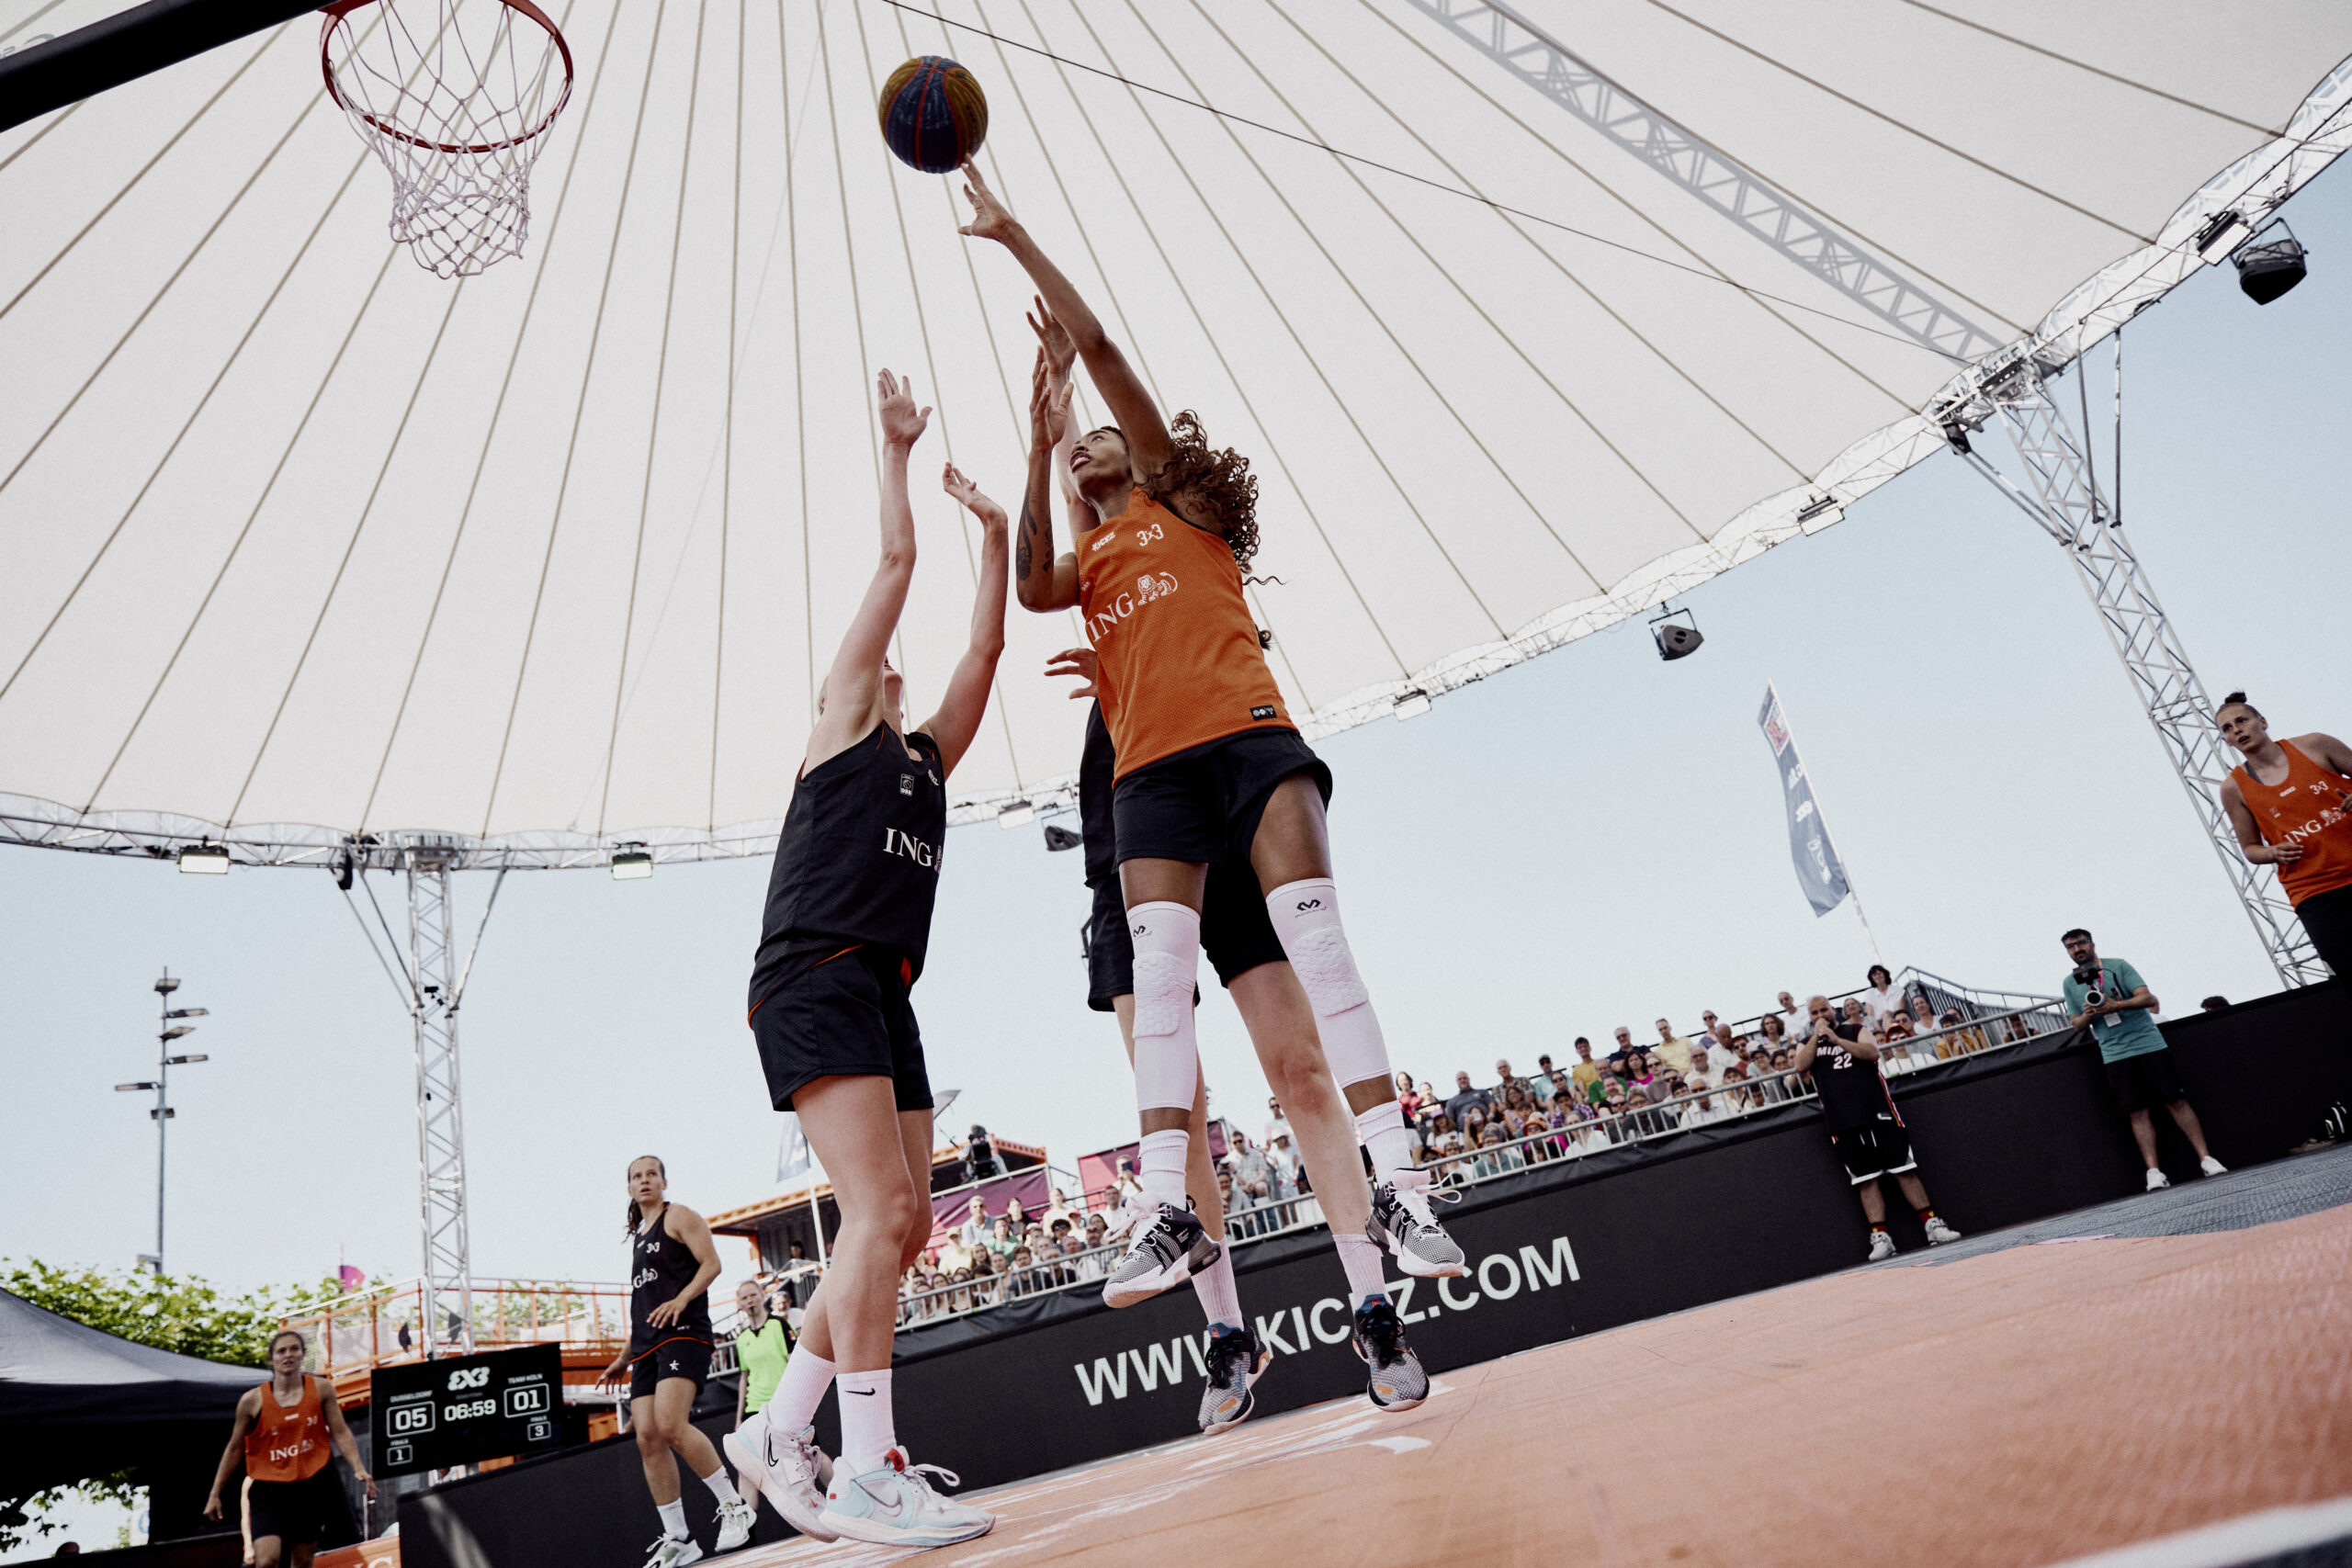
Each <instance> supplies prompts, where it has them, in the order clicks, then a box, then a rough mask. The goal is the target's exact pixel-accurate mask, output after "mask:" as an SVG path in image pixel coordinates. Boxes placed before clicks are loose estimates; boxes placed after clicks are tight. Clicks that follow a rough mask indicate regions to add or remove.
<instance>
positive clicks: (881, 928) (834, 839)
mask: <svg viewBox="0 0 2352 1568" xmlns="http://www.w3.org/2000/svg"><path fill="white" fill-rule="evenodd" d="M910 749H911V750H913V751H914V752H916V753H917V755H916V756H912V757H910V756H909V755H908V754H907V753H908V751H909V750H910ZM946 837H947V775H946V771H945V770H944V768H942V767H941V766H940V758H939V747H938V744H937V743H936V742H935V741H933V739H932V738H931V737H930V736H928V735H925V734H922V732H921V731H917V732H916V733H915V734H912V735H910V736H908V737H907V738H906V744H905V745H900V744H899V737H898V733H897V732H896V731H895V730H893V729H892V728H890V727H889V726H888V724H877V725H876V726H875V727H874V732H873V733H872V734H871V735H868V736H866V737H865V739H863V740H860V741H859V742H858V743H857V744H856V745H854V746H852V747H851V748H849V750H845V751H842V752H841V753H840V754H839V755H837V756H831V757H828V758H826V759H825V760H824V761H822V762H820V763H818V764H817V766H816V767H814V768H812V769H810V770H809V772H808V773H803V774H802V775H801V777H800V780H799V782H798V783H797V784H794V785H793V788H792V805H791V807H790V808H789V809H788V810H786V813H785V817H784V831H783V833H782V834H781V835H780V836H779V837H778V838H777V840H776V846H775V870H774V871H772V872H770V873H769V874H768V902H767V911H766V914H765V916H764V917H763V919H762V920H761V922H760V948H759V952H758V953H757V955H756V956H755V957H754V958H753V959H752V995H751V1002H750V1006H751V1007H752V1008H754V1009H756V1008H757V1007H758V1006H759V1005H760V1003H761V1001H762V1000H763V998H766V997H767V995H768V994H769V993H770V992H771V991H773V990H775V988H776V987H778V986H780V985H782V984H783V983H784V982H785V981H786V980H788V979H790V978H791V977H792V976H793V975H795V974H796V973H797V972H798V970H799V969H800V968H801V967H803V966H805V964H807V963H808V962H809V954H810V953H811V951H812V949H821V948H822V947H823V946H824V945H825V943H827V942H841V943H843V944H850V943H857V942H865V943H870V944H872V945H873V946H876V947H881V948H887V949H888V950H889V951H890V952H892V953H897V954H898V955H899V957H901V958H903V959H904V960H905V961H906V966H907V967H906V973H907V978H908V982H909V984H912V983H913V980H914V978H915V976H919V975H921V974H922V959H923V949H924V948H925V946H927V945H928V944H929V942H930V941H931V911H932V906H933V902H934V901H935V900H936V899H937V897H938V894H939V863H940V858H941V855H942V854H943V853H944V850H945V840H946ZM816 956H818V957H822V956H825V954H824V953H821V952H819V953H816Z"/></svg>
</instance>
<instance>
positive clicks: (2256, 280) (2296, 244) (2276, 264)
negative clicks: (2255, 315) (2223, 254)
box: [2230, 224, 2309, 305]
mask: <svg viewBox="0 0 2352 1568" xmlns="http://www.w3.org/2000/svg"><path fill="white" fill-rule="evenodd" d="M2279 227H2280V228H2281V229H2284V228H2285V227H2286V225H2284V224H2280V225H2279ZM2230 259H2231V260H2232V261H2233V262H2235V263H2236V264H2237V269H2238V287H2239V288H2243V289H2245V297H2246V298H2247V299H2251V300H2253V301H2254V302H2255V303H2256V304H2257V305H2267V304H2269V303H2270V301H2272V300H2273V299H2278V296H2280V295H2281V294H2284V293H2286V292H2287V290H2289V289H2290V288H2293V287H2295V285H2297V284H2298V283H2301V281H2302V280H2303V278H2304V276H2306V274H2307V273H2308V270H2309V269H2308V268H2307V267H2306V266H2305V265H2304V264H2303V243H2302V242H2301V240H2298V239H2296V238H2295V236H2294V235H2292V234H2283V233H2282V234H2281V235H2279V236H2278V238H2277V239H2271V240H2257V241H2256V242H2255V243H2253V244H2250V245H2245V246H2241V247H2240V248H2239V250H2238V253H2237V254H2235V255H2234V256H2232V257H2231V258H2230Z"/></svg>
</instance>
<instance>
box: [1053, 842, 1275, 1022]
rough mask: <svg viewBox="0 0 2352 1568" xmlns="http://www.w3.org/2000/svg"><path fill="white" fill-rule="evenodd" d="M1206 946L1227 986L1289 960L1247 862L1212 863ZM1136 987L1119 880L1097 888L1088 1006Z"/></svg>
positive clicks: (1107, 1005) (1089, 938)
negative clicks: (1259, 967) (1252, 971)
mask: <svg viewBox="0 0 2352 1568" xmlns="http://www.w3.org/2000/svg"><path fill="white" fill-rule="evenodd" d="M1201 949H1202V951H1203V952H1204V953H1207V954H1208V955H1209V965H1210V967H1212V968H1214V969H1215V970H1216V977H1217V983H1218V984H1220V985H1222V986H1223V987H1225V988H1226V989H1227V990H1228V991H1229V990H1231V989H1232V988H1233V982H1234V981H1235V980H1237V979H1238V978H1239V977H1240V976H1244V975H1247V974H1248V973H1249V972H1250V970H1252V969H1255V968H1256V967H1258V965H1260V964H1282V963H1286V962H1288V959H1289V954H1287V953H1283V943H1282V939H1281V938H1280V937H1278V936H1276V935H1275V934H1274V922H1273V921H1272V919H1269V918H1268V917H1267V914H1266V901H1265V899H1264V898H1262V897H1260V896H1259V894H1258V874H1257V873H1255V872H1253V871H1251V870H1250V865H1249V863H1248V862H1247V861H1244V862H1243V863H1241V864H1240V865H1239V866H1238V868H1237V867H1235V866H1232V865H1227V864H1219V865H1212V866H1211V867H1209V882H1208V892H1207V894H1206V895H1205V896H1204V897H1203V899H1202V901H1201ZM1135 989H1136V942H1135V938H1134V937H1133V936H1132V935H1130V934H1129V933H1128V931H1127V911H1126V908H1125V904H1124V901H1123V900H1122V899H1121V898H1120V896H1119V885H1118V884H1117V883H1116V882H1106V883H1104V884H1103V886H1100V887H1098V888H1096V889H1095V890H1094V913H1093V915H1092V916H1091V918H1090V919H1088V920H1087V922H1086V1005H1087V1006H1088V1007H1091V1008H1092V1009H1093V1010H1095V1011H1096V1012H1109V1011H1111V1010H1112V1009H1111V1002H1112V998H1115V997H1131V996H1133V995H1135ZM1200 1005H1201V988H1200V987H1198V986H1194V987H1193V1006H1194V1007H1198V1006H1200Z"/></svg>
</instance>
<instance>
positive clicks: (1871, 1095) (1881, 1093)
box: [1813, 1023, 1903, 1131]
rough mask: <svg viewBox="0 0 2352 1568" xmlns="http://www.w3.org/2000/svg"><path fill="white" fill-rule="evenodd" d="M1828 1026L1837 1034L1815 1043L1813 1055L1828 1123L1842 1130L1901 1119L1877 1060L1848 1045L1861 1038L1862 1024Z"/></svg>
mask: <svg viewBox="0 0 2352 1568" xmlns="http://www.w3.org/2000/svg"><path fill="white" fill-rule="evenodd" d="M1829 1028H1830V1032H1832V1033H1834V1034H1836V1035H1837V1037H1838V1038H1837V1039H1835V1040H1832V1041H1831V1042H1829V1043H1827V1044H1826V1045H1820V1046H1816V1047H1815V1050H1814V1056H1813V1087H1814V1088H1815V1089H1819V1090H1820V1091H1821V1113H1822V1114H1823V1115H1824V1116H1826V1117H1827V1118H1828V1119H1829V1125H1830V1126H1831V1127H1832V1128H1833V1129H1836V1130H1838V1131H1843V1130H1844V1129H1846V1128H1848V1127H1862V1126H1867V1125H1869V1124H1870V1123H1871V1122H1876V1121H1879V1120H1881V1119H1882V1118H1883V1119H1886V1120H1889V1121H1893V1122H1897V1123H1899V1122H1902V1120H1903V1118H1902V1117H1900V1116H1898V1115H1896V1114H1895V1111H1894V1097H1893V1096H1892V1095H1890V1094H1888V1093H1887V1092H1886V1079H1884V1078H1883V1077H1880V1076H1879V1070H1878V1064H1877V1063H1876V1062H1865V1061H1863V1060H1862V1059H1861V1058H1860V1056H1857V1055H1854V1054H1853V1053H1852V1052H1851V1051H1849V1050H1848V1049H1846V1046H1847V1044H1848V1043H1849V1042H1851V1041H1855V1040H1859V1039H1860V1038H1861V1028H1860V1025H1858V1024H1851V1023H1833V1024H1831V1025H1830V1026H1829Z"/></svg>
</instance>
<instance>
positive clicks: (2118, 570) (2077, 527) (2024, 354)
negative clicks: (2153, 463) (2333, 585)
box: [1936, 340, 2328, 986]
mask: <svg viewBox="0 0 2352 1568" xmlns="http://www.w3.org/2000/svg"><path fill="white" fill-rule="evenodd" d="M2117 352H2118V354H2119V355H2120V353H2121V344H2120V340H2119V343H2118V345H2117ZM2073 364H2074V366H2075V374H2076V375H2077V376H2081V375H2083V374H2085V373H2086V370H2085V367H2084V364H2083V362H2082V361H2081V360H2080V359H2079V358H2077V359H2075V360H2074V361H2073ZM2064 369H2065V363H2064V362H2058V363H2054V364H2053V363H2051V362H2049V361H2047V360H2045V359H2043V358H2041V357H2037V356H2036V355H2033V354H2031V353H2030V352H2029V351H2028V350H2027V349H2026V347H2025V346H2024V345H2019V346H2018V347H2016V348H2013V349H2011V350H2008V351H2007V352H2006V353H2005V354H2003V355H1995V356H1994V357H1993V358H1991V359H1989V360H1987V361H1985V364H1984V365H1982V366H1980V367H1978V373H1977V375H1976V376H1975V377H1974V378H1973V380H1974V383H1975V385H1974V389H1973V395H1969V396H1964V397H1962V398H1961V399H1959V400H1955V401H1953V402H1952V403H1950V404H1948V405H1946V406H1944V407H1942V408H1940V409H1939V410H1938V411H1937V412H1936V417H1937V418H1938V419H1939V422H1940V423H1942V424H1943V427H1944V431H1945V435H1946V438H1947V439H1948V440H1949V441H1950V442H1951V446H1952V447H1953V449H1954V450H1955V451H1957V452H1959V453H1960V454H1961V455H1962V457H1965V458H1966V459H1967V460H1968V462H1969V463H1970V465H1971V466H1973V468H1975V469H1976V471H1977V472H1979V473H1981V474H1983V475H1984V476H1985V478H1986V479H1990V480H1991V481H1992V482H1993V483H1994V484H1995V485H1996V486H1997V487H1998V488H1999V489H2000V491H2002V493H2003V494H2005V495H2007V497H2008V498H2009V499H2010V500H2011V501H2013V502H2016V503H2017V505H2018V509H2019V510H2020V511H2022V512H2024V513H2025V514H2026V515H2027V516H2029V517H2030V518H2032V519H2033V520H2034V522H2035V523H2036V524H2038V525H2040V526H2041V530H2042V531H2043V532H2044V533H2046V534H2048V535H2049V536H2050V537H2051V538H2052V540H2054V541H2055V542H2056V543H2057V544H2058V545H2059V546H2060V547H2062V548H2063V549H2064V550H2065V552H2066V558H2067V559H2069V560H2071V561H2073V562H2074V563H2075V576H2076V577H2077V578H2078V579H2079V580H2080V581H2081V582H2082V585H2083V592H2085V593H2086V595H2088V597H2089V599H2090V602H2091V607H2092V609H2094V610H2095V611H2097V612H2098V617H2099V624H2100V625H2102V626H2105V627H2106V628H2107V635H2108V640H2109V642H2110V643H2111V644H2113V646H2114V648H2115V652H2116V656H2117V657H2118V658H2120V659H2121V660H2123V668H2124V671H2125V672H2126V673H2127V674H2129V675H2130V676H2131V686H2132V690H2133V692H2134V693H2135V694H2137V695H2138V697H2139V699H2140V704H2141V706H2142V707H2143V708H2144V709H2145V710H2146V712H2147V715H2148V722H2149V724H2150V725H2151V726H2153V727H2154V729H2155V732H2156V738H2157V739H2159V740H2161V741H2162V742H2163V743H2164V748H2165V756H2166V757H2168V758H2169V759H2170V760H2171V761H2172V766H2173V772H2174V773H2177V775H2178V776H2179V778H2180V783H2181V787H2182V788H2184V789H2186V790H2187V791H2188V798H2189V801H2190V803H2191V804H2192V805H2193V806H2194V807H2196V808H2197V815H2198V819H2199V821H2201V822H2202V823H2203V824H2204V826H2205V836H2206V838H2207V839H2208V840H2210V841H2211V844H2212V845H2213V850H2214V852H2215V853H2217V854H2218V855H2220V856H2221V859H2222V870H2224V871H2225V872H2227V873H2228V874H2229V877H2230V882H2231V885H2232V886H2233V887H2235V888H2236V890H2237V896H2238V901H2239V902H2240V903H2241V904H2243V905H2244V906H2245V912H2246V918H2247V919H2250V920H2252V921H2253V922H2254V930H2255V934H2256V936H2257V937H2259V938H2260V939H2261V942H2262V947H2263V951H2264V952H2265V953H2268V954H2269V957H2270V963H2271V965H2272V966H2273V967H2274V968H2276V969H2277V970H2278V977H2279V979H2281V980H2282V981H2285V982H2286V983H2287V984H2289V985H2292V986H2308V985H2315V984H2317V983H2318V982H2320V981H2322V980H2324V979H2326V978H2327V976H2328V971H2327V968H2326V966H2325V965H2324V964H2322V963H2321V962H2320V961H2319V956H2318V954H2317V953H2315V952H2314V951H2313V949H2312V944H2311V939H2310V938H2308V937H2307V936H2305V935H2304V934H2303V928H2302V925H2301V922H2300V921H2299V920H2297V919H2295V910H2294V907H2293V906H2292V905H2290V904H2289V903H2288V902H2287V900H2286V898H2285V897H2283V896H2282V895H2281V894H2280V892H2279V890H2278V882H2277V880H2276V879H2275V878H2274V877H2273V876H2272V874H2271V873H2270V870H2269V868H2268V867H2267V866H2259V865H2256V864H2253V863H2250V862H2249V861H2247V859H2246V858H2245V854H2244V853H2243V852H2240V850H2239V848H2238V840H2237V833H2236V830H2235V829H2233V828H2232V827H2231V825H2230V819H2229V817H2228V815H2227V814H2226V813H2224V812H2223V811H2222V801H2221V789H2222V781H2223V780H2225V779H2226V778H2228V777H2229V773H2230V767H2231V764H2230V761H2228V758H2227V754H2226V753H2225V752H2224V751H2223V750H2222V732H2221V730H2220V729H2219V728H2217V727H2216V726H2215V725H2214V723H2213V705H2212V702H2211V699H2210V698H2209V697H2208V696H2207V695H2206V694H2205V687H2204V684H2203V682H2200V681H2199V680H2198V678H2197V671H2196V669H2195V667H2194V666H2192V665H2191V664H2190V663H2189V662H2188V653H2187V652H2186V651H2184V650H2183V649H2182V648H2181V646H2180V638H2179V637H2177V635H2176V634H2175V633H2174V631H2173V628H2172V624H2171V622H2169V621H2168V620H2166V619H2165V611H2164V606H2163V605H2162V604H2159V603H2158V602H2157V600H2156V592H2155V590H2154V588H2153V587H2151V586H2150V585H2149V582H2148V575H2147V570H2146V569H2145V568H2143V566H2142V565H2141V564H2140V558H2139V557H2138V556H2137V555H2136V554H2134V553H2133V551H2132V548H2131V540H2130V539H2129V538H2127V537H2125V536H2124V533H2123V519H2122V516H2121V514H2120V511H2119V510H2118V508H2117V507H2116V506H2115V505H2114V504H2113V502H2111V501H2110V499H2109V496H2108V494H2107V493H2106V492H2105V491H2102V490H2101V489H2100V488H2099V485H2098V472H2097V470H2096V468H2095V467H2094V466H2093V463H2092V461H2091V458H2090V456H2089V453H2088V450H2087V445H2088V431H2087V429H2086V431H2085V432H2084V433H2083V438H2082V439H2079V440H2078V439H2077V437H2076V434H2075V430H2074V428H2073V427H2072V426H2071V425H2069V424H2068V423H2067V422H2066V417H2065V415H2064V413H2063V412H2061V411H2060V410H2059V408H2058V405H2057V403H2056V402H2055V401H2053V400H2052V398H2051V396H2050V389H2049V386H2048V383H2049V382H2050V380H2052V378H2055V377H2056V376H2058V375H2059V374H2060V373H2062V372H2063V371H2064ZM2119 376H2120V365H2119ZM2118 396H2119V399H2120V389H2119V393H2118ZM2083 402H2084V418H2085V420H2086V422H2087V420H2088V417H2089V404H2088V400H2087V398H2085V399H2084V400H2083ZM1996 418H1997V419H1998V420H1999V421H2000V423H2001V425H2002V427H2003V428H2004V429H2005V430H2006V431H2007V433H2008V435H2009V438H2010V440H2011V441H2012V442H2013V443H2014V444H2015V446H2016V448H2017V454H2018V462H2019V464H2020V465H2021V466H2022V467H2023V468H2024V469H2025V471H2026V474H2027V476H2028V477H2029V479H2030V480H2031V481H2032V485H2033V490H2032V492H2031V493H2030V494H2029V493H2028V492H2027V491H2024V490H2022V489H2020V488H2019V487H2018V485H2017V484H2016V483H2014V482H2013V481H2011V480H2010V479H2008V477H2007V475H2005V474H2003V473H2002V472H2001V471H2000V470H1999V469H1998V468H1995V467H1994V466H1993V465H1992V464H1991V463H1990V462H1988V461H1987V460H1986V459H1985V456H1984V455H1983V454H1982V453H1980V452H1977V451H1975V450H1974V449H1973V447H1972V446H1970V444H1969V441H1968V433H1969V432H1970V431H1972V430H1981V429H1982V428H1984V426H1985V423H1989V422H1990V421H1991V420H1993V419H1996ZM2118 420H2119V424H2120V407H2119V410H2118Z"/></svg>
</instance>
